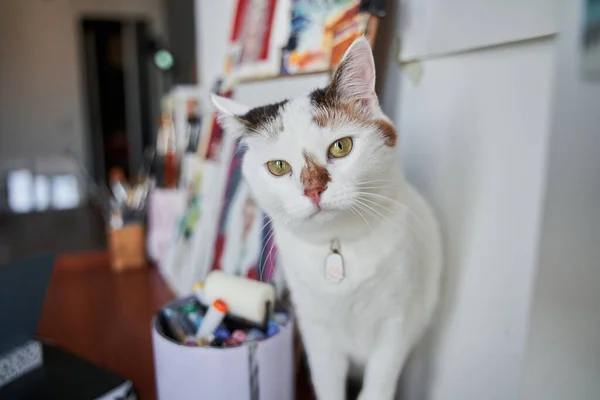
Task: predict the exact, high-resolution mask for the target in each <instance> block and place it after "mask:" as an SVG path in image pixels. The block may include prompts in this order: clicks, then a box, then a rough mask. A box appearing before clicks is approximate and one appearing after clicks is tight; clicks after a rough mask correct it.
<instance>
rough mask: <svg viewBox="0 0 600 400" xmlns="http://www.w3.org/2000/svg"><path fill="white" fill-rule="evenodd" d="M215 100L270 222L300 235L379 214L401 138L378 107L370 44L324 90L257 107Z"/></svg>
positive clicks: (350, 55)
mask: <svg viewBox="0 0 600 400" xmlns="http://www.w3.org/2000/svg"><path fill="white" fill-rule="evenodd" d="M213 102H214V104H215V106H216V107H217V109H218V110H219V120H220V122H221V124H222V125H223V126H224V128H225V129H226V131H227V133H228V134H232V133H234V134H237V135H241V137H242V140H243V143H244V145H245V146H246V147H247V150H246V153H245V156H244V163H243V172H244V176H245V178H246V180H247V182H248V183H249V185H250V188H251V190H252V192H253V194H254V196H255V197H256V198H257V200H258V203H259V204H260V206H261V207H262V208H263V209H264V210H265V211H266V212H267V213H268V214H269V215H270V216H271V217H272V218H274V219H276V220H277V219H279V220H280V221H282V222H283V223H286V224H288V225H292V226H295V227H296V228H300V229H301V228H302V227H306V228H311V227H312V228H315V227H319V226H323V225H324V224H325V223H330V222H335V221H337V222H339V221H341V220H343V221H354V220H356V219H358V221H361V223H362V224H364V223H365V222H367V221H364V222H363V221H362V219H364V218H363V217H367V218H368V219H372V217H374V216H376V214H375V213H379V214H382V209H381V208H380V204H381V203H384V202H383V201H382V199H383V197H381V196H384V197H387V195H386V193H387V192H389V191H390V190H391V189H392V186H393V184H392V180H393V177H394V176H396V172H395V171H394V170H395V167H396V162H395V154H396V152H395V146H396V141H397V134H396V131H395V129H394V127H393V125H392V124H391V122H390V121H389V119H388V118H387V117H385V116H384V115H383V113H382V111H381V109H380V108H379V103H378V100H377V95H376V94H375V64H374V61H373V55H372V52H371V48H370V46H369V43H368V42H367V40H366V39H364V38H360V39H357V40H356V41H355V42H354V43H353V44H352V45H351V46H350V48H349V49H348V51H347V52H346V54H345V56H344V58H343V60H342V62H341V64H340V65H339V67H338V68H337V70H336V72H335V74H334V76H333V78H332V80H331V83H330V84H329V86H328V87H326V88H324V89H317V90H315V91H313V92H312V93H310V94H309V95H306V96H303V97H298V98H295V99H292V100H289V101H283V102H280V103H277V104H271V105H267V106H263V107H257V108H253V109H249V108H247V107H244V106H242V105H240V104H237V103H236V102H234V101H232V100H230V99H225V98H222V97H218V96H214V97H213ZM388 204H389V203H388ZM367 223H368V222H367Z"/></svg>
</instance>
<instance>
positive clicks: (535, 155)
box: [376, 0, 555, 400]
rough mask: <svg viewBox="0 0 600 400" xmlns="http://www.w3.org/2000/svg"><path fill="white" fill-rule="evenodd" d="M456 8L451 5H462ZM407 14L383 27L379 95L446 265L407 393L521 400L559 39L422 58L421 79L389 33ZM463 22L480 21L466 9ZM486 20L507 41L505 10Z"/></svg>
mask: <svg viewBox="0 0 600 400" xmlns="http://www.w3.org/2000/svg"><path fill="white" fill-rule="evenodd" d="M417 1H418V0H409V3H411V2H417ZM434 3H435V2H434ZM451 3H452V4H448V5H447V7H451V5H459V4H462V3H465V2H464V1H453V2H451ZM466 3H469V2H466ZM533 3H535V1H534V2H533ZM421 4H424V3H421ZM427 4H429V3H427ZM498 4H499V3H497V2H496V1H495V0H487V1H484V2H480V4H479V6H480V7H481V8H485V7H490V8H493V7H494V5H498ZM511 4H512V6H518V3H516V2H511ZM522 4H523V7H530V6H531V5H532V3H531V2H523V3H522ZM538 4H539V2H538ZM447 7H444V8H441V10H444V9H447ZM402 11H404V10H402ZM529 11H531V10H529ZM455 14H456V13H455ZM461 15H462V17H461ZM406 17H407V16H406V15H403V13H402V12H401V10H398V9H397V8H396V9H394V10H392V12H391V13H390V14H389V15H388V17H386V20H385V21H384V23H383V27H382V33H381V35H380V36H379V38H381V37H384V38H387V39H388V40H387V41H386V39H382V40H381V42H380V43H379V44H378V45H377V47H376V56H377V63H378V68H379V72H380V73H379V74H378V75H379V77H380V78H381V79H382V81H381V82H380V84H379V93H380V98H381V101H382V103H383V108H384V110H385V111H386V112H387V113H388V114H389V115H390V116H391V117H392V118H393V120H394V121H395V123H396V125H397V128H398V130H399V134H400V142H399V143H400V146H401V153H402V156H403V157H402V165H403V167H404V169H405V171H406V174H407V176H408V179H409V180H410V181H411V182H413V183H414V184H415V185H416V186H417V187H418V188H419V189H421V191H422V192H423V193H424V194H425V196H426V197H427V198H428V199H430V201H431V202H432V204H433V206H434V208H435V210H436V211H437V213H438V216H439V219H440V221H441V224H442V227H443V232H444V236H445V248H446V259H447V262H446V268H447V269H446V276H445V278H444V287H443V294H442V298H441V307H440V315H439V318H438V320H437V321H436V324H435V325H434V327H433V330H432V333H431V335H430V337H428V338H427V340H426V342H425V346H423V348H422V349H420V351H419V352H418V353H416V354H415V357H414V358H413V361H412V362H411V364H410V366H409V368H408V370H407V371H406V375H405V377H404V379H403V384H404V392H405V396H406V397H403V398H406V399H435V400H438V399H439V400H446V399H451V400H454V399H457V400H458V399H460V400H462V399H465V400H470V399H473V400H479V399H485V400H495V399H498V400H506V399H517V398H519V392H520V381H521V370H522V362H523V357H524V354H523V353H524V348H525V341H526V334H527V327H528V317H529V302H530V297H531V288H532V285H533V279H534V276H535V270H536V249H537V244H538V236H539V225H540V216H541V209H542V205H543V195H544V186H543V182H544V178H545V160H546V147H547V140H548V131H549V119H550V98H551V83H552V76H553V70H554V68H553V62H554V52H555V39H554V38H552V37H550V38H546V39H542V40H535V41H530V42H523V43H521V44H517V45H509V46H504V47H494V48H489V49H483V50H476V51H471V52H466V53H459V54H454V55H442V56H440V55H435V57H433V58H429V56H430V55H428V54H424V55H423V57H424V61H422V62H421V64H420V65H418V67H420V68H422V76H421V78H420V80H418V79H417V80H412V79H410V77H411V76H412V77H414V76H416V75H411V74H409V73H408V72H407V71H403V70H402V69H401V68H400V66H399V64H398V62H397V61H396V54H395V53H394V52H395V49H396V43H395V40H394V39H393V38H395V37H396V36H397V34H398V32H400V29H399V21H400V19H401V18H406ZM455 18H464V19H465V26H466V27H469V26H471V27H472V26H473V24H469V23H467V22H468V21H467V20H468V19H470V18H472V15H470V13H469V12H468V10H467V12H464V13H462V14H461V13H458V14H457V15H455ZM488 18H489V20H488V21H483V22H482V23H481V24H476V25H482V26H486V25H490V24H493V25H494V26H505V27H506V29H505V32H507V33H509V34H510V28H511V20H510V19H507V18H505V15H504V14H503V13H499V14H497V15H493V14H489V13H488ZM432 20H435V18H432ZM454 22H455V24H459V23H460V22H461V21H460V20H459V21H454ZM480 22H481V21H480ZM413 23H417V24H418V23H419V21H415V20H413ZM548 25H551V22H548ZM435 31H436V32H437V33H436V34H438V35H442V34H444V32H443V31H440V30H439V29H436V30H435ZM470 33H471V34H477V32H470ZM407 34H408V33H407ZM466 36H468V35H466ZM535 36H537V35H535ZM403 39H404V40H405V41H410V40H411V38H407V37H404V38H403ZM430 39H431V40H432V41H434V40H433V39H432V38H430ZM506 39H507V40H512V39H513V38H511V36H510V35H507V36H506ZM521 39H524V38H521ZM458 47H459V48H460V46H458ZM413 70H414V65H413Z"/></svg>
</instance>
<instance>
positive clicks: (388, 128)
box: [375, 119, 398, 147]
mask: <svg viewBox="0 0 600 400" xmlns="http://www.w3.org/2000/svg"><path fill="white" fill-rule="evenodd" d="M375 126H377V129H378V130H379V132H380V133H381V136H383V140H384V141H385V144H386V145H387V146H390V147H395V146H396V143H397V141H398V133H396V129H395V128H394V125H392V124H391V123H389V122H388V121H386V120H384V119H378V120H376V121H375Z"/></svg>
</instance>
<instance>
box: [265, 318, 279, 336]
mask: <svg viewBox="0 0 600 400" xmlns="http://www.w3.org/2000/svg"><path fill="white" fill-rule="evenodd" d="M278 333H279V326H278V325H277V322H275V321H269V326H268V327H267V337H271V336H275V335H277V334H278Z"/></svg>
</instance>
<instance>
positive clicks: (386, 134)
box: [310, 63, 398, 147]
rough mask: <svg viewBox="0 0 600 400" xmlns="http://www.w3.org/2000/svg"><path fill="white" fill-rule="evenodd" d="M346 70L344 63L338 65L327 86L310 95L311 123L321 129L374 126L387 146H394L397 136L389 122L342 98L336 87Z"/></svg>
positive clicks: (360, 105) (356, 103)
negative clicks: (345, 124) (355, 125)
mask: <svg viewBox="0 0 600 400" xmlns="http://www.w3.org/2000/svg"><path fill="white" fill-rule="evenodd" d="M346 68H347V65H346V64H345V63H342V64H340V66H339V67H338V69H337V70H336V73H335V75H334V77H333V79H332V81H331V83H330V84H329V86H328V87H326V88H324V89H317V90H315V91H313V92H312V93H311V94H310V101H311V104H312V106H313V110H312V121H313V122H314V123H315V124H317V125H318V126H320V127H321V128H325V127H333V126H336V125H340V124H343V123H355V124H359V125H362V126H364V127H373V126H375V127H376V128H377V130H378V131H379V132H380V134H381V136H382V137H383V139H384V142H385V144H386V145H387V146H390V147H394V146H396V142H397V139H398V135H397V133H396V129H395V128H394V126H393V125H392V124H391V123H390V122H388V121H386V120H383V119H378V118H375V117H373V116H372V115H370V113H369V111H367V110H365V108H364V107H363V104H361V102H360V101H357V102H350V101H347V100H344V99H343V98H342V97H343V96H341V94H340V90H339V87H338V86H339V84H340V79H341V76H342V75H343V74H344V73H346V71H345V69H346Z"/></svg>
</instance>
